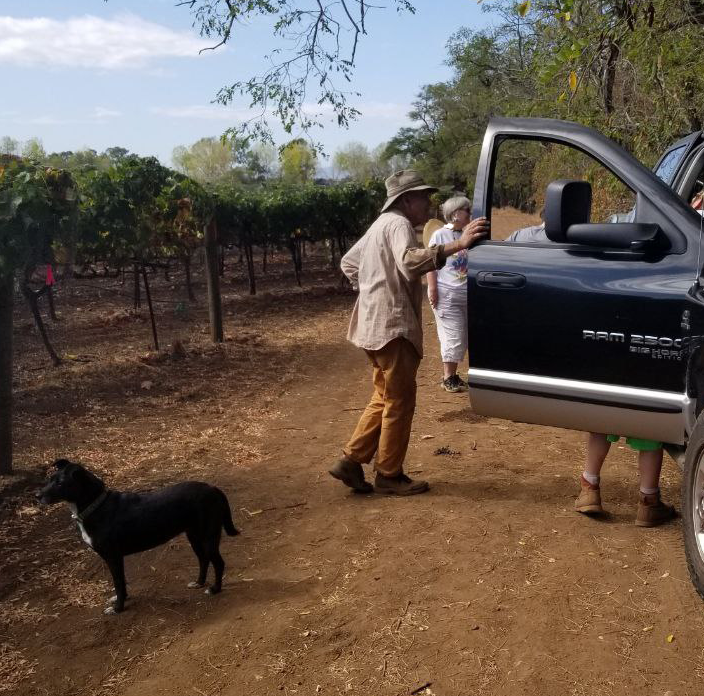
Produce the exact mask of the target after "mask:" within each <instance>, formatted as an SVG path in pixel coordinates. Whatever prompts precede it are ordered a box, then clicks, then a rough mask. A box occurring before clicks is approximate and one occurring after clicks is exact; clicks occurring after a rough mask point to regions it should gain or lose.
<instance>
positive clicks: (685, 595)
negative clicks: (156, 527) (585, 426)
mask: <svg viewBox="0 0 704 696" xmlns="http://www.w3.org/2000/svg"><path fill="white" fill-rule="evenodd" d="M238 302H239V300H236V299H232V300H227V299H226V302H225V306H226V309H228V308H231V309H233V311H234V310H235V309H236V310H237V311H236V312H235V314H234V315H233V316H232V318H231V319H230V322H229V328H228V332H229V333H230V334H231V335H232V336H234V337H236V338H237V340H231V341H228V342H227V343H226V344H225V346H224V347H223V348H222V349H211V348H209V347H208V346H207V343H206V342H205V341H204V339H203V337H202V336H201V334H200V333H199V330H194V331H193V332H192V334H190V335H186V334H185V333H183V330H182V337H183V338H184V341H185V345H186V347H187V352H188V355H187V357H186V358H183V359H181V360H176V359H163V360H162V359H156V358H154V359H152V358H150V357H149V356H146V357H144V359H143V360H137V359H133V358H130V357H129V355H130V353H129V351H126V352H125V353H124V354H123V353H121V352H120V350H117V348H115V346H116V345H117V343H119V345H122V344H125V345H132V342H133V341H134V340H136V339H134V338H133V336H134V335H136V334H134V333H133V332H137V333H140V332H141V333H143V332H145V331H146V328H145V326H144V325H139V326H137V327H136V328H135V327H134V326H133V323H134V322H133V323H131V324H123V325H121V326H120V327H117V328H115V327H112V328H110V330H109V331H112V334H111V335H113V338H112V339H111V340H112V343H110V342H109V341H108V338H106V334H105V331H106V329H104V328H101V329H100V331H98V330H97V329H96V333H95V336H94V337H93V340H94V341H96V342H99V341H106V342H107V343H106V345H112V346H113V349H114V350H113V355H112V356H111V358H110V360H111V362H109V363H106V362H105V360H107V358H106V359H105V360H103V361H102V362H101V364H100V369H99V370H98V369H97V368H96V370H95V371H93V370H92V369H91V363H87V364H80V363H77V364H76V365H70V366H68V367H65V368H62V370H61V371H59V372H58V373H57V374H56V376H55V377H53V378H52V379H49V380H48V381H47V380H46V379H43V380H42V381H41V384H34V383H31V384H30V382H31V380H30V379H29V377H27V375H29V374H31V371H32V370H33V369H34V367H33V366H34V364H35V363H34V362H32V359H30V358H26V359H25V358H24V357H21V358H20V368H21V373H20V377H21V378H23V379H25V381H26V382H27V385H26V386H22V384H21V385H20V388H19V397H20V398H19V403H18V455H19V456H18V460H19V463H20V466H19V470H20V473H19V475H18V476H17V477H16V478H14V479H12V480H11V481H9V482H6V483H5V484H4V489H3V492H4V497H3V499H2V503H1V505H0V522H1V525H2V526H1V527H0V543H2V557H1V558H0V692H3V691H7V692H8V693H12V694H15V695H17V696H38V695H40V694H52V695H56V696H69V695H71V696H73V695H75V696H88V695H89V694H111V696H137V695H140V696H142V695H143V694H150V695H154V696H156V695H158V694H165V695H166V694H168V695H170V696H194V695H198V694H199V695H200V696H216V695H218V696H219V695H222V696H242V695H244V694H246V695H247V696H270V695H271V694H278V693H282V694H299V695H301V696H303V695H305V696H308V695H311V696H312V695H314V694H365V695H369V694H373V695H374V696H401V695H410V694H418V693H420V694H425V695H426V696H428V695H430V694H435V695H436V696H463V695H466V694H491V695H504V694H506V695H507V696H508V695H509V694H510V695H511V696H515V695H516V694H526V695H530V696H534V695H535V696H538V695H543V694H545V695H548V694H549V695H552V694H559V695H563V694H564V695H576V696H582V695H594V696H596V695H601V694H613V695H618V696H621V695H623V696H625V695H627V694H628V695H630V694H633V693H638V694H644V695H645V694H653V695H656V696H661V695H662V694H665V693H666V692H671V693H672V694H676V695H677V696H685V695H689V696H695V695H696V696H699V695H700V694H701V693H702V686H701V685H702V679H703V678H704V604H703V603H702V602H701V601H700V600H699V599H698V597H697V595H696V593H695V592H694V590H693V588H692V586H691V584H690V582H689V579H688V577H687V572H686V568H685V563H684V558H683V553H682V540H681V530H680V527H679V524H678V523H675V524H672V525H669V526H667V527H664V528H660V529H651V530H643V529H638V528H636V527H635V526H634V525H633V517H634V514H635V500H634V497H635V493H636V486H635V482H636V471H635V463H634V457H633V456H632V454H631V453H629V452H628V451H627V450H624V449H620V448H614V451H613V453H612V455H611V457H610V460H609V463H608V465H607V467H606V468H605V471H604V476H603V492H604V498H605V505H606V506H607V507H608V509H609V510H610V512H611V515H610V517H609V518H607V519H606V520H602V521H598V520H593V519H588V518H585V517H581V516H579V515H577V514H575V513H574V512H573V511H572V504H573V497H574V495H575V493H576V485H577V479H578V475H579V472H580V471H581V467H580V463H581V457H582V455H583V449H582V444H581V436H580V435H579V434H575V433H570V432H564V431H560V430H554V429H550V428H540V427H535V426H528V425H523V424H513V423H509V422H505V421H501V420H498V419H488V420H486V419H483V418H481V417H478V416H476V415H475V414H474V413H473V412H472V411H471V409H470V406H469V403H468V400H467V397H466V395H450V394H446V393H445V392H443V391H441V390H440V388H439V377H440V361H439V358H438V355H437V352H438V351H437V340H436V337H435V332H434V325H433V322H432V315H431V313H430V312H427V313H426V317H425V324H426V326H425V329H426V351H427V352H426V358H425V360H424V361H423V363H422V366H421V371H420V374H419V401H418V410H417V415H416V419H415V423H414V430H413V434H412V438H411V447H410V452H409V457H408V467H407V468H408V470H409V472H410V473H411V475H413V476H422V477H424V478H427V479H428V480H429V481H430V482H431V486H432V488H431V491H430V492H429V493H428V494H426V495H422V496H417V497H414V498H410V499H400V500H394V499H389V498H385V497H379V496H374V495H372V496H357V495H354V494H351V493H349V492H348V490H347V489H345V488H344V487H343V486H342V485H340V484H339V483H338V482H336V481H334V480H333V479H331V478H330V477H329V476H328V475H327V473H326V468H327V466H328V465H329V464H330V462H332V461H333V460H334V459H335V457H336V456H338V454H339V450H340V447H341V445H342V444H344V442H345V438H346V437H347V436H348V435H349V433H350V431H351V429H352V428H353V426H354V423H355V421H356V418H357V417H358V416H359V412H360V409H361V408H362V407H363V406H364V404H365V402H366V399H367V397H368V396H369V392H370V384H369V369H368V366H367V364H366V361H365V358H364V356H363V354H362V353H361V352H360V351H357V350H356V349H354V348H353V347H351V346H350V345H349V344H347V343H346V342H345V340H344V334H345V327H346V322H347V314H348V311H349V309H350V307H351V304H352V302H353V297H352V296H351V295H349V294H345V293H342V294H340V293H336V292H333V291H332V290H329V291H324V290H319V291H316V292H312V291H307V292H302V293H297V294H295V295H294V296H293V297H289V298H288V299H285V300H284V299H277V298H276V297H268V298H267V297H265V298H263V299H258V300H255V301H254V302H243V303H240V304H238ZM82 311H83V312H84V313H85V314H88V315H89V316H88V318H86V319H85V327H91V326H93V325H94V324H93V323H92V320H91V319H90V317H91V316H93V314H92V313H91V312H92V310H91V309H90V307H87V306H86V307H84V308H83V310H82ZM96 311H97V310H96ZM109 331H108V333H109ZM173 331H174V332H176V331H177V329H173ZM115 332H117V333H118V335H119V341H118V339H117V338H115V336H114V334H115ZM174 335H175V333H174ZM243 337H244V338H243ZM28 340H29V339H27V341H28ZM24 341H25V339H23V338H22V336H20V344H19V345H20V347H21V346H23V345H25V343H24ZM67 345H68V348H69V349H71V350H76V351H79V350H80V346H79V347H77V348H76V347H74V348H71V345H70V340H69V339H68V338H67ZM101 345H102V344H101ZM36 360H38V358H36ZM145 382H151V383H152V384H151V385H150V386H148V387H144V383H145ZM441 448H445V449H444V450H443V451H444V452H446V453H445V454H439V453H438V450H441ZM448 451H449V453H448ZM59 454H61V455H68V456H73V457H76V458H78V459H80V460H83V461H84V462H86V463H88V464H90V465H93V466H94V467H95V468H96V470H97V471H99V472H100V473H101V474H102V475H103V476H104V477H105V478H106V480H107V481H108V483H109V484H110V485H113V486H115V487H119V488H139V487H140V486H146V485H152V484H154V485H156V484H158V483H163V482H167V481H171V480H178V479H182V478H207V479H208V480H211V481H213V482H214V483H217V484H218V485H220V486H221V487H222V488H223V489H224V490H225V491H226V493H227V494H228V497H229V499H230V501H231V504H232V507H233V510H234V512H235V523H236V525H237V526H238V527H240V528H241V530H242V535H241V536H239V537H236V538H234V539H231V538H225V539H224V540H223V544H222V550H223V556H224V557H225V560H226V563H227V571H226V579H225V587H224V591H223V593H222V594H221V595H220V596H218V597H214V598H209V597H206V596H204V595H203V594H201V593H200V592H194V591H192V590H187V589H186V584H187V582H188V581H189V580H191V579H193V576H194V573H195V563H194V559H193V558H192V555H191V551H190V548H189V547H188V544H187V542H186V541H185V540H181V539H179V540H176V541H174V542H172V543H171V544H169V545H167V546H165V547H161V548H159V549H156V550H154V551H152V552H148V553H145V554H142V555H139V556H137V557H134V558H131V559H129V561H128V563H127V575H128V582H129V588H130V590H131V596H132V599H131V600H130V601H129V603H128V609H127V610H126V611H125V612H124V613H123V614H121V615H119V616H117V617H106V616H103V615H102V613H101V606H102V603H103V602H104V599H105V597H107V596H108V594H110V593H111V592H110V587H109V585H108V583H107V582H106V571H105V569H104V568H103V566H102V563H101V562H100V561H99V560H98V559H97V558H96V557H95V556H94V555H93V554H92V552H90V551H89V550H88V549H86V548H85V547H83V546H82V544H81V542H80V540H79V538H78V535H77V533H76V532H75V529H74V528H73V526H72V523H71V521H70V518H69V513H68V511H67V510H65V509H63V508H60V507H57V508H52V509H49V510H41V511H37V509H36V508H35V506H34V504H33V502H32V500H31V495H30V494H31V490H32V488H33V486H34V485H36V483H37V482H38V480H39V476H40V475H41V473H42V472H41V471H40V469H39V468H37V467H36V466H33V465H32V462H39V461H45V462H46V461H49V460H50V459H51V458H53V457H54V456H58V455H59ZM663 483H664V497H665V498H666V499H668V500H675V501H676V502H677V503H678V506H679V501H678V500H677V496H678V490H679V473H678V472H677V470H676V467H675V465H674V464H672V463H671V462H668V464H667V468H666V471H665V473H664V481H663ZM669 636H672V639H671V641H668V637H669Z"/></svg>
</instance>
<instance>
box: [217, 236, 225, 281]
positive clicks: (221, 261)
mask: <svg viewBox="0 0 704 696" xmlns="http://www.w3.org/2000/svg"><path fill="white" fill-rule="evenodd" d="M218 264H219V273H220V277H221V278H224V277H225V247H224V246H223V245H222V244H218Z"/></svg>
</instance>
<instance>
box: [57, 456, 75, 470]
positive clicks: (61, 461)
mask: <svg viewBox="0 0 704 696" xmlns="http://www.w3.org/2000/svg"><path fill="white" fill-rule="evenodd" d="M70 463H71V462H70V461H69V460H68V459H57V460H56V461H55V462H54V468H55V469H58V470H59V471H61V469H65V468H66V467H67V466H68V465H69V464H70Z"/></svg>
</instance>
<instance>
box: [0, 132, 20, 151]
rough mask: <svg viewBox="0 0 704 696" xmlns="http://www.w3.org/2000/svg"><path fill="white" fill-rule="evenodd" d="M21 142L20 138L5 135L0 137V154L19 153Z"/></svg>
mask: <svg viewBox="0 0 704 696" xmlns="http://www.w3.org/2000/svg"><path fill="white" fill-rule="evenodd" d="M19 153H20V143H19V141H18V140H15V139H14V138H11V137H10V136H9V135H5V136H3V137H2V138H0V155H19Z"/></svg>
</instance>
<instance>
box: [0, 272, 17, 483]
mask: <svg viewBox="0 0 704 696" xmlns="http://www.w3.org/2000/svg"><path fill="white" fill-rule="evenodd" d="M13 285H14V279H13V276H12V275H11V274H10V275H8V276H5V277H3V276H0V475H1V474H11V473H12V294H13Z"/></svg>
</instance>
